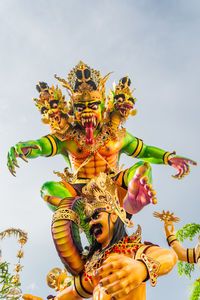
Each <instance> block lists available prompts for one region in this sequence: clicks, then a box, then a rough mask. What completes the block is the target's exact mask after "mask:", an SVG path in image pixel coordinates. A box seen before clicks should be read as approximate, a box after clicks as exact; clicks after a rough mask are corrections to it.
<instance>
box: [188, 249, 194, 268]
mask: <svg viewBox="0 0 200 300" xmlns="http://www.w3.org/2000/svg"><path fill="white" fill-rule="evenodd" d="M187 262H188V263H189V264H194V263H196V256H195V248H187Z"/></svg>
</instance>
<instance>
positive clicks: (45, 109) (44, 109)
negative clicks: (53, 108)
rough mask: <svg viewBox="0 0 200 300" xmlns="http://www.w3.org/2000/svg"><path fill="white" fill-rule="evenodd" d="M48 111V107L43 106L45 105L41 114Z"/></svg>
mask: <svg viewBox="0 0 200 300" xmlns="http://www.w3.org/2000/svg"><path fill="white" fill-rule="evenodd" d="M47 111H48V109H47V108H46V107H45V106H43V107H42V108H41V114H42V115H43V114H46V113H47Z"/></svg>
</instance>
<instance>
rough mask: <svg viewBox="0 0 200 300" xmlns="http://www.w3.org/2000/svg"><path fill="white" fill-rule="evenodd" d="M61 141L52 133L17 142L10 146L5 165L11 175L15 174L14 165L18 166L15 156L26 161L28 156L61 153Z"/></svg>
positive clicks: (47, 155) (46, 155) (34, 156)
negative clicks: (39, 137) (36, 138)
mask: <svg viewBox="0 0 200 300" xmlns="http://www.w3.org/2000/svg"><path fill="white" fill-rule="evenodd" d="M61 150H62V142H61V141H59V140H58V139H57V138H56V137H55V136H54V135H47V136H45V137H42V138H41V139H38V140H35V141H34V140H32V141H27V142H19V143H17V144H16V145H15V146H12V147H11V148H10V150H9V152H8V158H7V166H8V169H9V171H10V172H11V174H12V175H13V176H15V175H16V171H15V167H17V168H19V165H18V162H17V158H18V157H19V158H21V159H23V160H24V161H25V162H28V160H27V159H29V158H36V157H39V156H45V157H49V156H54V155H56V154H59V153H61Z"/></svg>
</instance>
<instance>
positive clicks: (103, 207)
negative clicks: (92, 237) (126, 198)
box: [82, 173, 133, 227]
mask: <svg viewBox="0 0 200 300" xmlns="http://www.w3.org/2000/svg"><path fill="white" fill-rule="evenodd" d="M82 193H83V202H84V206H85V214H86V216H88V217H91V216H92V215H93V214H94V213H95V212H96V211H98V212H101V211H104V212H108V213H112V212H114V211H115V212H116V214H117V215H118V217H119V218H120V219H121V220H122V222H123V223H124V224H125V225H126V226H128V227H133V222H132V221H130V220H129V219H127V217H126V211H125V209H124V208H123V207H121V206H120V203H119V199H118V194H117V185H116V183H115V182H114V181H113V180H112V178H111V177H109V176H108V175H107V174H106V173H100V175H99V176H98V177H94V178H93V179H91V180H90V181H89V183H87V184H86V185H85V186H84V187H83V189H82Z"/></svg>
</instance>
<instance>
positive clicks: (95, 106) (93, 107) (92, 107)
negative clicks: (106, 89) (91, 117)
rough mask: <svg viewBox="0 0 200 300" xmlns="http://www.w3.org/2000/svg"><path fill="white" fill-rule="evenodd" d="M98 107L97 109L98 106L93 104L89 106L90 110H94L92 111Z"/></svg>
mask: <svg viewBox="0 0 200 300" xmlns="http://www.w3.org/2000/svg"><path fill="white" fill-rule="evenodd" d="M98 107H99V105H98V104H93V105H92V106H91V109H94V110H96V109H98Z"/></svg>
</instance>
